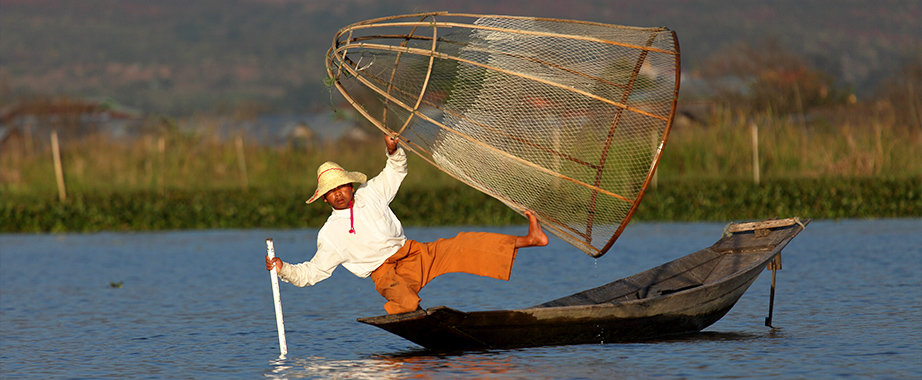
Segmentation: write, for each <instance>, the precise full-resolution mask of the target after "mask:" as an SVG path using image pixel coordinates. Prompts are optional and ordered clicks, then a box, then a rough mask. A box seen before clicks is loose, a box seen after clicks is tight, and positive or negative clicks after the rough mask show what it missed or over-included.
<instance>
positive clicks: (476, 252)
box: [266, 136, 548, 314]
mask: <svg viewBox="0 0 922 380" xmlns="http://www.w3.org/2000/svg"><path fill="white" fill-rule="evenodd" d="M384 143H385V146H386V147H387V164H386V165H385V167H384V169H383V170H382V171H381V173H380V174H378V176H377V177H374V178H372V179H370V180H368V181H367V182H366V178H367V177H366V176H365V175H364V174H362V173H359V172H348V171H345V170H343V168H342V167H340V166H339V165H338V164H336V163H334V162H326V163H324V164H322V165H320V167H319V168H318V169H317V191H315V192H314V195H313V196H312V197H311V198H310V199H309V200H308V201H307V203H311V202H314V201H316V200H318V199H323V201H324V202H326V203H328V204H329V205H330V206H331V207H332V208H333V213H332V215H330V218H329V219H327V221H326V223H324V225H323V227H322V228H320V232H319V233H318V234H317V252H316V253H315V254H314V257H313V258H312V259H311V260H310V261H305V262H303V263H300V264H289V263H285V262H283V261H282V260H281V259H280V258H278V257H275V258H270V257H269V256H266V269H268V270H272V268H273V267H274V268H276V269H277V270H278V275H279V278H281V279H282V281H285V282H288V283H291V284H293V285H295V286H298V287H303V286H308V285H314V284H316V283H317V282H319V281H321V280H323V279H326V278H327V277H330V275H331V274H332V273H333V270H334V269H336V267H337V266H339V265H342V266H343V267H345V268H346V269H348V270H349V271H350V272H352V273H353V274H355V275H356V276H359V277H362V278H365V277H368V276H371V279H372V280H373V281H374V283H375V289H377V290H378V293H380V294H381V295H382V296H384V298H386V299H387V302H386V303H385V304H384V310H385V311H387V313H388V314H399V313H405V312H409V311H414V310H417V309H419V308H420V307H419V301H420V298H419V295H418V293H419V291H420V289H422V288H423V287H424V286H426V284H427V283H429V281H431V280H432V279H434V278H435V277H437V276H439V275H442V274H445V273H453V272H464V273H470V274H476V275H479V276H486V277H492V278H496V279H500V280H505V281H508V280H509V275H510V274H511V272H512V264H513V262H515V255H516V253H517V252H518V249H519V248H525V247H540V246H545V245H547V243H548V238H547V235H546V234H545V233H544V231H542V229H541V226H540V225H539V224H538V219H537V218H536V217H535V215H534V214H533V213H532V212H530V211H526V212H525V215H526V216H527V217H528V233H527V234H526V235H524V236H512V235H503V234H496V233H488V232H461V233H459V234H458V235H457V236H455V237H453V238H448V239H439V240H436V241H434V242H431V243H420V242H417V241H414V240H408V239H407V238H406V236H404V234H403V226H402V225H401V224H400V221H399V220H398V219H397V216H395V215H394V212H393V211H391V209H390V207H389V205H390V203H391V201H393V200H394V196H396V194H397V190H398V188H399V187H400V183H401V182H403V179H404V178H405V177H406V175H407V156H406V153H404V150H403V148H401V147H400V146H398V145H397V138H395V137H391V136H385V137H384ZM355 184H358V187H357V188H356V187H355Z"/></svg>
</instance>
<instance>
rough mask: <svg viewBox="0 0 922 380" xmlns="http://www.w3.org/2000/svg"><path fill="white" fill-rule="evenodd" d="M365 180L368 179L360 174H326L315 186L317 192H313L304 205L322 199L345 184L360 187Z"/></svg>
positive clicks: (341, 172) (339, 172) (344, 172)
mask: <svg viewBox="0 0 922 380" xmlns="http://www.w3.org/2000/svg"><path fill="white" fill-rule="evenodd" d="M367 179H368V177H367V176H366V175H365V174H363V173H360V172H347V171H336V172H331V173H328V174H327V175H325V176H323V177H322V178H321V181H320V183H318V184H317V190H316V191H314V195H313V196H312V197H311V199H308V200H307V202H306V203H313V202H314V201H316V200H318V199H320V198H322V197H323V196H324V195H325V194H326V193H328V192H329V191H330V190H333V189H335V188H337V187H340V186H342V185H345V184H347V183H353V184H360V185H361V184H363V183H365V181H366V180H367Z"/></svg>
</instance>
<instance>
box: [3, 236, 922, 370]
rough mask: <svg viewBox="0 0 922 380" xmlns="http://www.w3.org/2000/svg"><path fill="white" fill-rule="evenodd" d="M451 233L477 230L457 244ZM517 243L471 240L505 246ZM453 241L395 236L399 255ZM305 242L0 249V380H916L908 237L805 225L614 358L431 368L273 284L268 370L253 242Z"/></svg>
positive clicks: (433, 357)
mask: <svg viewBox="0 0 922 380" xmlns="http://www.w3.org/2000/svg"><path fill="white" fill-rule="evenodd" d="M724 226H725V225H724V224H716V223H633V224H631V225H630V226H628V228H627V229H626V231H625V233H624V235H623V236H622V237H621V238H620V239H619V241H618V242H617V243H616V244H615V246H614V248H613V249H612V251H610V252H609V253H607V254H606V255H605V256H603V257H602V258H600V259H593V258H591V257H589V256H586V255H585V254H583V253H581V252H578V251H575V250H573V249H572V248H570V247H569V246H568V245H567V244H565V243H563V242H562V241H560V240H557V239H556V238H554V239H552V241H551V244H550V245H549V246H548V247H546V248H541V249H535V248H532V249H527V250H522V251H520V253H519V257H518V260H517V262H516V264H515V267H514V268H513V273H512V279H511V280H510V281H509V282H503V281H498V280H494V279H488V278H481V277H476V276H471V275H466V274H450V275H446V276H442V277H440V278H438V279H437V280H435V281H434V282H433V283H431V284H430V285H429V286H427V287H426V288H425V289H423V291H422V293H421V296H422V298H423V306H424V307H432V306H437V305H446V306H451V307H453V308H456V309H459V310H467V311H474V310H488V309H508V308H521V307H527V306H531V305H534V304H538V303H541V302H544V301H548V300H551V299H555V298H558V297H561V296H564V295H568V294H571V293H574V292H577V291H580V290H583V289H586V288H589V287H594V286H598V285H601V284H604V283H607V282H610V281H612V280H615V279H618V278H622V277H625V276H628V275H631V274H634V273H637V272H640V271H643V270H645V269H648V268H650V267H653V266H656V265H659V264H661V263H664V262H666V261H669V260H672V259H675V258H677V257H680V256H683V255H685V254H688V253H691V252H694V251H697V250H699V249H701V248H704V247H707V246H709V245H711V244H712V243H713V242H715V241H716V240H717V239H718V238H719V237H720V235H721V233H722V231H723V229H724ZM466 229H467V230H484V229H480V228H466ZM524 229H525V227H524V226H518V227H509V228H490V229H486V230H490V231H496V232H503V233H511V234H519V233H521V232H523V231H524ZM460 230H461V229H460V228H425V229H423V228H408V229H407V235H408V236H409V237H411V238H415V239H417V240H423V241H426V240H432V239H436V238H439V237H447V236H452V235H454V234H455V233H456V232H458V231H460ZM315 237H316V230H245V231H236V230H217V231H180V232H157V233H98V234H61V235H18V234H15V235H10V234H6V235H0V349H2V350H0V377H2V378H4V379H17V378H32V379H49V378H184V379H185V378H189V379H192V378H195V379H228V378H240V379H256V378H278V379H310V378H316V379H326V378H352V379H403V378H416V379H428V378H461V379H474V378H476V379H484V378H486V379H542V378H543V379H609V378H650V377H660V378H751V377H783V378H825V377H856V378H887V379H904V378H905V379H918V378H920V377H922V220H919V219H897V220H873V221H868V220H844V221H814V222H812V223H810V224H809V225H808V226H807V229H806V230H804V231H803V232H802V233H801V234H800V235H799V236H798V237H796V238H795V239H794V240H793V241H792V242H791V243H790V244H789V245H788V247H787V248H786V249H785V250H784V253H783V255H782V256H783V270H781V271H779V272H778V280H777V292H776V297H775V309H774V320H773V324H774V326H775V328H769V327H766V326H765V325H764V318H765V317H766V316H767V314H768V299H769V297H768V294H769V288H770V278H771V275H770V272H763V275H762V276H760V277H759V279H758V280H757V281H756V283H755V284H754V285H753V286H752V287H751V288H750V289H749V291H748V292H747V293H746V294H745V295H744V296H743V298H742V299H741V300H740V301H739V303H738V304H737V305H736V306H735V307H734V308H733V309H732V310H731V311H730V312H729V313H728V314H727V315H726V316H725V317H724V318H723V319H722V320H720V321H718V322H717V323H716V324H714V325H712V326H711V327H709V328H707V329H705V330H704V331H703V332H702V333H700V334H694V335H691V336H683V337H681V338H672V339H661V340H656V341H649V342H643V343H630V344H587V345H574V346H559V347H537V348H524V349H512V350H482V351H468V352H458V353H451V354H446V353H438V352H430V351H426V350H423V349H422V348H420V347H419V346H416V345H415V344H413V343H410V342H408V341H405V340H403V339H402V338H400V337H397V336H395V335H391V334H389V333H387V332H385V331H383V330H380V329H377V328H375V327H372V326H368V325H364V324H361V323H358V322H356V321H355V318H357V317H365V316H374V315H380V314H383V309H382V305H383V298H381V297H380V296H379V295H378V294H377V293H376V292H375V290H374V287H373V285H372V283H371V280H369V279H360V278H357V277H355V276H354V275H352V274H351V273H349V272H348V271H346V270H345V269H342V268H340V269H338V270H337V271H336V272H335V273H334V274H333V276H332V277H331V278H330V279H328V280H326V281H324V282H321V283H320V284H318V285H317V286H314V287H308V288H296V287H294V286H291V285H289V284H286V283H282V284H281V297H282V305H283V309H284V316H285V326H286V332H287V334H286V336H287V340H288V349H289V354H288V356H287V357H286V358H284V359H281V358H279V351H278V350H279V347H278V338H277V335H276V325H275V317H274V315H275V314H274V310H273V306H272V290H271V286H270V280H269V274H268V272H267V271H266V270H265V264H264V259H263V257H264V255H265V254H266V248H265V239H266V238H273V239H274V241H275V249H276V252H277V255H278V256H279V257H282V258H283V259H286V261H301V260H306V259H309V258H310V256H312V254H313V247H314V245H315V243H314V239H315Z"/></svg>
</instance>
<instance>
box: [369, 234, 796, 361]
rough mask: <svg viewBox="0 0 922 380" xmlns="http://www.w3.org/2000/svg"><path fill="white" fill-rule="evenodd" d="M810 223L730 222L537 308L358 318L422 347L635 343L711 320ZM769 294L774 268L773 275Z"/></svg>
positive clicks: (774, 263) (428, 311)
mask: <svg viewBox="0 0 922 380" xmlns="http://www.w3.org/2000/svg"><path fill="white" fill-rule="evenodd" d="M808 222H809V220H804V221H801V220H798V219H796V218H792V219H783V220H770V221H763V222H754V223H737V224H731V225H729V226H728V227H727V230H726V232H725V234H724V236H723V237H721V239H720V240H718V241H717V242H716V243H715V244H714V245H712V246H710V247H708V248H705V249H702V250H700V251H698V252H695V253H692V254H690V255H687V256H684V257H682V258H679V259H676V260H674V261H671V262H668V263H666V264H663V265H660V266H658V267H655V268H652V269H650V270H647V271H645V272H641V273H638V274H635V275H633V276H630V277H627V278H623V279H620V280H617V281H614V282H611V283H609V284H606V285H602V286H600V287H597V288H594V289H589V290H586V291H583V292H580V293H576V294H573V295H570V296H567V297H563V298H560V299H557V300H553V301H550V302H546V303H543V304H540V305H537V306H533V307H529V308H525V309H518V310H496V311H475V312H463V311H459V310H455V309H452V308H449V307H445V306H438V307H433V308H429V309H426V310H417V311H414V312H409V313H403V314H396V315H384V316H377V317H370V318H359V319H358V321H359V322H362V323H367V324H370V325H373V326H377V327H380V328H382V329H384V330H387V331H389V332H391V333H393V334H396V335H399V336H401V337H403V338H406V339H407V340H410V341H412V342H414V343H416V344H419V345H421V346H423V347H426V348H429V349H437V350H454V349H476V348H511V347H530V346H545V345H564V344H582V343H610V342H626V341H639V340H644V339H650V338H655V337H661V336H665V335H673V334H683V333H692V332H698V331H701V330H702V329H704V328H706V327H708V326H710V325H711V324H713V323H714V322H717V320H719V319H720V318H721V317H723V316H724V315H725V314H726V313H727V312H728V311H730V308H732V307H733V305H734V304H735V303H736V302H737V300H739V298H740V297H741V296H742V295H743V293H745V292H746V290H747V289H748V288H749V286H750V285H752V283H753V282H754V281H755V280H756V278H757V277H758V276H759V274H760V273H761V272H762V271H763V270H765V269H766V267H769V266H770V264H771V265H772V266H773V268H771V269H773V270H776V269H780V258H781V257H780V254H781V250H782V249H783V248H784V247H785V246H786V245H787V244H788V243H789V242H790V241H791V239H793V238H794V237H795V236H796V235H797V234H798V233H799V232H800V231H802V230H803V228H804V226H805V225H806V224H807V223H808ZM772 287H773V289H772V295H774V272H773V277H772ZM769 320H770V316H769V318H766V325H769Z"/></svg>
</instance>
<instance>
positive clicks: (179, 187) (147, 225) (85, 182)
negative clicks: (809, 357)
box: [0, 110, 922, 233]
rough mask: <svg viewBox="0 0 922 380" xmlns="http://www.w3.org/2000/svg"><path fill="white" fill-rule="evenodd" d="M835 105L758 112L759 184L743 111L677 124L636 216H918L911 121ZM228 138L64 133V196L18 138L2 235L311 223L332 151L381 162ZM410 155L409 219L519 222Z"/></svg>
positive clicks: (916, 150)
mask: <svg viewBox="0 0 922 380" xmlns="http://www.w3.org/2000/svg"><path fill="white" fill-rule="evenodd" d="M846 111H847V110H840V111H839V112H837V114H838V115H840V116H841V117H843V118H844V119H845V120H844V121H843V120H840V121H835V122H830V120H826V121H824V122H819V123H811V124H809V125H801V124H798V123H795V122H791V121H789V120H786V119H783V120H777V119H763V120H762V121H760V122H759V124H760V125H762V126H761V127H760V132H759V137H760V141H759V147H760V159H759V162H760V167H761V178H760V183H758V184H756V183H754V181H753V177H752V159H751V157H752V149H751V142H752V138H751V127H750V124H749V122H748V121H746V120H744V119H742V118H737V117H735V116H732V115H728V114H726V113H719V112H718V113H716V114H715V120H713V121H712V123H710V124H709V125H711V126H710V127H701V126H685V127H677V128H676V129H675V130H674V131H673V133H672V134H671V136H670V140H669V142H668V143H667V145H666V150H665V153H664V155H663V160H662V161H661V163H660V167H659V170H658V173H657V177H656V182H655V185H654V186H652V187H651V188H650V189H649V190H648V192H647V194H646V196H645V198H644V201H643V203H642V204H641V206H640V208H639V209H638V211H637V213H636V215H635V220H676V221H678V220H681V221H691V220H711V221H740V220H753V219H764V218H771V217H790V216H800V217H808V218H815V219H829V218H884V217H920V216H922V177H920V174H922V157H920V156H922V131H920V129H919V128H917V127H902V126H900V125H895V124H892V123H888V122H886V119H874V118H872V119H868V120H862V119H860V118H858V117H857V116H855V115H849V114H848V112H846ZM849 120H851V121H849ZM853 122H854V123H860V124H853ZM834 125H835V126H834ZM859 125H860V126H859ZM201 130H207V128H201ZM235 141H236V140H234V139H232V140H231V141H227V142H223V141H220V140H217V139H215V138H212V137H207V136H202V135H195V134H187V133H181V132H177V131H175V130H173V131H165V132H161V134H160V135H159V136H157V135H152V136H149V137H147V138H143V139H139V140H136V141H134V142H132V143H122V142H115V141H111V140H109V139H107V138H105V137H103V136H93V137H91V138H85V139H81V140H76V141H67V140H65V141H63V142H62V143H61V146H62V148H61V150H62V162H63V172H64V178H65V184H66V190H67V193H66V199H65V200H63V201H61V200H59V199H58V198H59V197H58V190H57V185H56V181H55V174H54V173H55V170H54V165H53V162H52V159H51V157H52V154H51V152H50V150H49V148H47V147H42V146H39V145H40V144H37V143H35V142H29V141H27V142H26V144H25V145H26V148H28V149H4V150H3V151H0V180H2V181H0V183H2V185H0V191H2V202H0V232H6V233H8V232H64V231H100V230H118V231H135V230H173V229H206V228H303V227H319V226H320V225H322V223H323V221H324V220H326V218H327V216H328V215H329V209H328V207H327V206H326V204H324V203H315V204H311V205H306V204H305V203H304V201H305V200H306V199H308V198H309V197H310V195H311V193H312V192H313V191H314V189H315V186H316V181H315V179H314V178H315V177H314V175H315V173H314V170H316V167H317V166H318V165H320V163H322V162H323V161H326V160H330V159H332V160H335V161H337V162H339V163H340V164H342V165H343V166H345V167H347V168H350V170H359V171H363V172H365V173H368V174H374V173H377V172H378V171H380V169H381V168H382V166H383V164H384V157H383V154H382V149H383V148H382V146H381V145H382V143H381V142H380V141H379V140H378V139H373V141H369V142H364V143H348V144H347V143H339V144H331V145H327V146H317V147H310V148H301V149H298V148H295V147H292V146H289V147H281V148H278V147H266V146H258V145H247V144H244V145H243V149H242V150H240V149H238V148H237V145H236V143H235ZM410 159H411V161H410V173H411V174H410V176H408V178H407V180H406V181H405V182H404V185H403V187H402V189H401V192H400V194H399V195H398V198H397V199H396V200H395V202H394V203H393V208H394V211H395V213H397V214H398V216H400V218H401V219H402V220H403V221H404V223H405V224H406V225H407V226H435V225H504V224H510V223H522V222H523V219H522V218H521V217H519V216H518V215H516V214H515V213H514V212H512V211H511V210H509V209H508V208H507V207H505V206H504V205H503V204H502V203H500V202H499V201H496V200H494V199H492V198H489V197H487V196H485V195H483V194H481V193H479V192H477V191H475V190H473V189H471V188H469V187H467V186H465V185H462V184H460V183H459V182H458V181H456V180H454V179H453V178H451V177H449V176H447V175H446V174H444V173H441V172H439V171H438V170H436V169H435V168H433V167H432V166H431V165H429V164H427V163H425V162H424V161H423V160H422V159H420V158H418V157H416V156H413V155H411V156H410Z"/></svg>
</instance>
